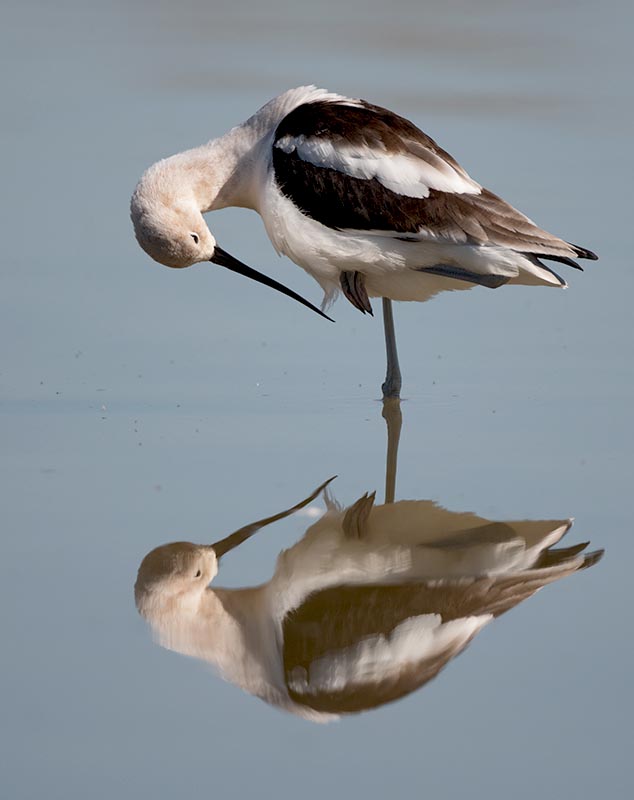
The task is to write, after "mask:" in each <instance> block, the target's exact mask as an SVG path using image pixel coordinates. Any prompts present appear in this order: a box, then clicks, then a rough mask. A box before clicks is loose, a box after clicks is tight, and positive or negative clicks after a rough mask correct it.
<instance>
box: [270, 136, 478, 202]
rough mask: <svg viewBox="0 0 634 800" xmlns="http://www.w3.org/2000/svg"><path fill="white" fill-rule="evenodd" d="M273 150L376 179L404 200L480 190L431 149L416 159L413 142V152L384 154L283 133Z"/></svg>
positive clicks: (384, 151)
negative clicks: (432, 194) (294, 152)
mask: <svg viewBox="0 0 634 800" xmlns="http://www.w3.org/2000/svg"><path fill="white" fill-rule="evenodd" d="M404 144H405V145H406V146H407V145H408V143H407V142H404ZM275 147H278V148H279V149H280V150H282V151H283V152H284V153H292V152H293V151H296V152H297V155H298V156H299V157H300V158H301V159H302V161H307V162H309V163H310V164H313V165H314V166H316V167H326V168H329V169H334V170H336V171H337V172H342V173H345V174H346V175H349V176H350V177H352V178H361V179H364V180H371V179H372V178H376V180H377V181H378V182H379V183H380V184H381V185H382V186H385V188H386V189H389V190H390V191H392V192H396V193H397V194H401V195H404V196H406V197H418V198H424V197H429V192H430V190H431V189H436V190H437V191H440V192H451V193H454V194H480V191H481V186H480V185H479V184H478V183H476V182H475V181H474V180H472V179H471V178H470V177H469V176H468V175H467V174H466V172H458V171H457V170H456V169H455V168H454V167H453V166H452V165H451V164H449V163H448V162H447V161H445V160H444V159H443V158H441V157H440V156H439V155H437V154H436V153H433V152H432V151H431V150H429V149H427V148H425V154H424V155H425V157H424V159H423V158H419V157H418V156H416V155H415V150H416V149H420V148H421V147H422V145H420V144H419V143H417V142H411V144H410V147H411V150H412V151H414V152H411V153H388V152H387V150H386V149H385V148H383V149H382V150H377V149H375V148H372V147H368V146H367V145H361V146H358V147H355V146H354V145H350V144H339V143H335V142H333V141H332V140H330V139H325V138H323V137H317V136H304V135H303V134H302V135H300V136H291V135H290V134H287V135H286V136H283V137H282V138H281V139H279V140H278V141H277V142H276V143H275ZM410 147H408V149H410Z"/></svg>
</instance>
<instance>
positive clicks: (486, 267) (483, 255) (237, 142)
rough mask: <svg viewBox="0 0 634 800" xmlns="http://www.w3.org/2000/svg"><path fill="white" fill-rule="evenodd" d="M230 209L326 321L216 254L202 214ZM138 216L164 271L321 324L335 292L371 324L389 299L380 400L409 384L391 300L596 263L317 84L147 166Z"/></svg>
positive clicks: (409, 130)
mask: <svg viewBox="0 0 634 800" xmlns="http://www.w3.org/2000/svg"><path fill="white" fill-rule="evenodd" d="M228 206H235V207H241V208H248V209H252V210H255V211H256V212H257V213H258V214H259V215H260V217H261V218H262V221H263V223H264V227H265V230H266V233H267V234H268V237H269V239H270V241H271V243H272V245H273V247H274V249H275V250H276V251H277V252H278V254H282V255H285V256H287V257H288V258H290V259H291V260H292V261H294V262H295V263H296V264H298V265H299V266H300V267H302V268H303V269H304V270H305V271H306V272H307V273H308V274H310V275H311V276H312V277H313V278H315V279H316V281H317V282H318V283H319V284H320V286H321V288H322V289H323V291H324V300H323V302H322V307H321V309H318V308H317V307H316V306H314V305H313V304H312V303H310V302H309V301H308V300H306V299H304V298H303V297H301V296H300V295H298V294H297V293H296V292H294V291H292V290H291V289H289V288H288V287H286V286H284V285H283V284H281V283H279V282H277V281H275V280H273V279H272V278H270V277H268V276H266V275H263V274H262V273H261V272H258V271H257V270H255V269H253V268H251V267H249V266H247V265H246V264H244V263H243V262H241V261H239V260H238V259H237V258H235V257H233V256H232V255H230V254H229V253H228V252H227V251H226V250H223V249H222V248H221V247H220V246H219V245H218V243H217V241H216V239H215V237H214V236H213V234H212V233H211V232H210V230H209V228H208V226H207V224H206V222H205V220H204V218H203V214H205V213H206V212H209V211H214V210H217V209H221V208H225V207H228ZM130 213H131V218H132V222H133V226H134V231H135V235H136V238H137V241H138V243H139V244H140V246H141V247H142V248H143V250H144V251H145V252H146V253H147V254H148V255H149V256H150V257H151V258H153V259H154V260H155V261H157V262H159V263H161V264H164V265H166V266H168V267H172V268H183V267H188V266H191V265H192V264H196V263H202V262H212V263H214V264H217V265H220V266H223V267H225V268H228V269H230V270H233V271H234V272H238V273H240V274H243V275H245V276H247V277H249V278H251V279H253V280H255V281H258V282H260V283H264V284H265V285H268V286H269V287H271V288H274V289H276V290H277V291H280V292H282V293H284V294H286V295H288V296H290V297H292V298H293V299H295V300H296V301H298V302H300V303H303V304H304V305H306V306H308V307H310V308H311V309H312V310H313V311H316V312H317V313H319V314H321V315H322V316H327V315H326V314H325V310H326V309H327V308H328V307H329V305H330V304H331V302H332V301H333V300H334V299H335V297H337V296H338V295H339V294H343V295H344V296H345V297H346V298H347V300H348V301H349V302H350V303H351V304H352V305H353V306H354V307H355V308H356V309H358V310H359V311H360V312H362V313H363V314H370V315H372V314H373V310H372V305H371V303H370V298H381V299H382V309H383V322H384V331H385V340H386V351H387V372H386V379H385V382H384V383H383V387H382V388H383V396H384V398H385V397H399V396H400V391H401V385H402V376H401V371H400V366H399V362H398V353H397V348H396V335H395V330H394V318H393V310H392V301H421V302H422V301H425V300H428V299H429V298H431V297H433V296H434V295H436V294H438V293H439V292H442V291H451V290H458V289H466V288H472V287H474V286H478V285H480V286H484V287H488V288H491V289H495V288H498V287H500V286H502V285H504V284H528V285H546V286H556V287H566V281H565V280H564V279H563V278H562V277H561V276H560V275H558V274H557V273H556V272H555V271H554V270H553V269H552V268H551V267H550V266H548V265H547V264H545V263H544V261H550V262H553V261H554V262H559V263H562V264H566V265H568V266H571V267H575V268H577V269H581V267H580V266H579V265H578V264H577V262H576V261H575V259H577V258H581V259H591V260H596V259H597V256H596V254H595V253H593V252H592V251H591V250H588V249H586V248H584V247H580V246H578V245H574V244H570V243H569V242H567V241H564V240H563V239H561V238H559V237H557V236H554V235H553V234H550V233H548V232H546V231H545V230H543V229H542V228H540V227H538V226H537V225H536V224H535V223H534V222H532V221H531V220H530V219H529V218H528V217H526V216H525V215H524V214H522V213H520V212H519V211H517V210H516V209H515V208H513V206H511V205H509V204H508V203H507V202H506V201H505V200H503V199H502V198H501V197H498V196H497V195H496V194H494V193H493V192H491V191H490V190H488V189H486V188H484V187H483V186H482V185H481V184H479V183H478V182H477V181H475V180H474V179H473V178H471V177H470V175H469V174H468V173H467V172H466V171H465V170H464V169H463V168H462V167H461V166H460V164H459V163H458V162H457V161H456V160H455V159H454V158H453V157H452V156H451V155H449V153H447V152H446V151H445V150H443V149H442V148H441V147H440V146H439V145H438V144H436V142H435V141H434V140H433V139H432V138H430V137H429V136H428V135H427V134H425V133H424V132H423V131H422V130H421V129H420V128H418V127H417V126H416V125H415V124H414V123H412V122H410V121H409V120H408V119H405V118H404V117H402V116H399V115H398V114H396V113H394V112H392V111H389V110H387V109H385V108H382V107H380V106H377V105H374V104H372V103H369V102H367V101H365V100H361V99H355V98H351V97H346V96H344V95H340V94H336V93H333V92H329V91H327V90H325V89H319V88H317V87H316V86H301V87H298V88H295V89H290V90H289V91H286V92H284V93H282V94H280V95H279V96H278V97H275V98H274V99H272V100H271V101H269V102H268V103H266V105H264V106H263V107H262V108H261V109H260V110H259V111H257V112H256V113H255V114H254V115H253V116H251V117H250V118H249V119H247V120H246V122H244V123H242V124H240V125H237V126H236V127H234V128H232V129H231V130H230V131H229V132H228V133H226V134H224V135H223V136H220V137H219V138H216V139H213V140H211V141H210V142H208V143H207V144H204V145H202V146H201V147H196V148H193V149H190V150H187V151H185V152H182V153H178V154H176V155H173V156H171V157H169V158H165V159H162V160H160V161H158V162H156V163H155V164H153V165H152V166H150V167H149V168H148V169H147V170H146V171H145V172H144V173H143V175H142V176H141V178H140V180H139V182H138V184H137V186H136V188H135V190H134V193H133V195H132V199H131V204H130ZM327 318H328V319H330V317H327Z"/></svg>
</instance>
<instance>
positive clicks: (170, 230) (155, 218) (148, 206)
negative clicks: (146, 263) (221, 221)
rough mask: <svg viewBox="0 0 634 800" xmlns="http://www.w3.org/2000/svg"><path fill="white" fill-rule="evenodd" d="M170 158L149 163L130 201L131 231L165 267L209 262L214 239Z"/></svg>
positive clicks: (186, 182)
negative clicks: (132, 227) (132, 228)
mask: <svg viewBox="0 0 634 800" xmlns="http://www.w3.org/2000/svg"><path fill="white" fill-rule="evenodd" d="M170 161H171V159H166V160H164V161H159V162H158V163H157V164H154V165H153V166H151V167H150V168H149V169H148V170H147V171H146V172H145V173H144V174H143V176H142V177H141V180H140V181H139V182H138V184H137V186H136V189H135V190H134V194H133V195H132V200H131V202H130V216H131V218H132V223H133V225H134V232H135V235H136V238H137V241H138V243H139V244H140V245H141V247H142V248H143V250H145V252H146V253H147V254H148V255H149V256H150V257H151V258H153V259H154V261H158V263H159V264H164V265H165V266H166V267H175V268H182V267H189V266H191V265H192V264H197V263H199V262H201V261H209V260H210V259H211V258H212V256H213V254H214V249H215V247H216V240H215V238H214V236H213V235H212V234H211V232H210V231H209V228H208V227H207V224H206V223H205V220H204V218H203V215H202V214H201V212H200V205H199V203H198V201H197V198H196V195H195V186H193V185H192V183H191V182H190V181H189V180H187V177H191V176H187V173H185V175H182V174H181V173H179V172H178V171H176V170H174V169H173V166H172V165H171V164H170Z"/></svg>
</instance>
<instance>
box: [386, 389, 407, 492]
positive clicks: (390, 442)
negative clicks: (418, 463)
mask: <svg viewBox="0 0 634 800" xmlns="http://www.w3.org/2000/svg"><path fill="white" fill-rule="evenodd" d="M382 416H383V419H384V420H385V422H386V423H387V455H386V459H385V502H386V503H393V502H394V495H395V493H396V467H397V461H398V443H399V439H400V437H401V425H402V422H403V416H402V414H401V401H400V400H399V398H398V397H386V398H385V399H384V400H383V414H382Z"/></svg>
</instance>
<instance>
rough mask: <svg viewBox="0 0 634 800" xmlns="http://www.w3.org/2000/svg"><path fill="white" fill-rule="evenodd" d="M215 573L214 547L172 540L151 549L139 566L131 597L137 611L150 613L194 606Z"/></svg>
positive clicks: (146, 615) (216, 566) (147, 614)
mask: <svg viewBox="0 0 634 800" xmlns="http://www.w3.org/2000/svg"><path fill="white" fill-rule="evenodd" d="M217 574H218V555H217V554H216V552H215V550H214V549H213V547H210V546H206V545H197V544H192V543H191V542H171V543H170V544H164V545H161V546H160V547H156V548H155V549H154V550H152V551H150V552H149V553H148V554H147V555H146V556H145V558H144V559H143V561H142V562H141V566H140V567H139V572H138V575H137V579H136V583H135V584H134V599H135V601H136V605H137V608H138V610H139V612H140V613H141V614H142V615H143V616H144V617H148V616H152V615H153V614H155V613H157V612H158V613H160V612H162V611H165V610H169V609H172V610H174V611H177V610H179V609H181V608H182V607H183V606H185V607H187V606H189V607H192V608H193V609H194V610H195V608H196V607H197V605H198V604H199V601H200V599H201V597H202V595H203V593H204V591H205V589H206V588H207V586H208V585H209V583H210V582H211V581H212V580H213V579H214V578H215V577H216V575H217Z"/></svg>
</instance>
